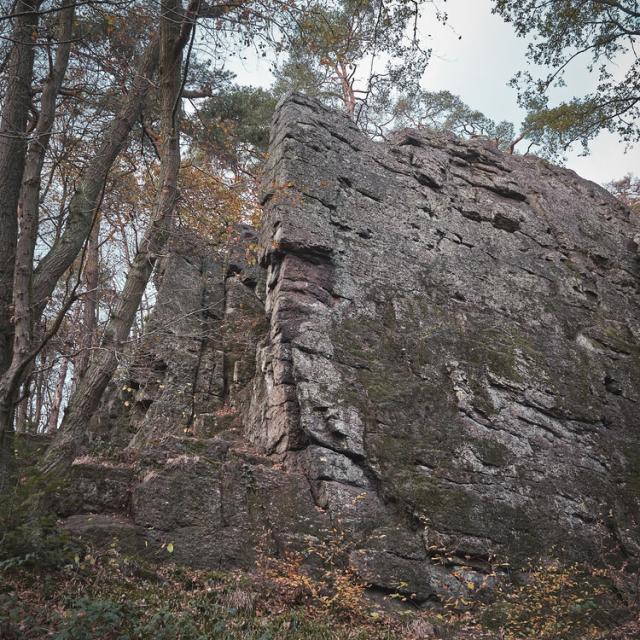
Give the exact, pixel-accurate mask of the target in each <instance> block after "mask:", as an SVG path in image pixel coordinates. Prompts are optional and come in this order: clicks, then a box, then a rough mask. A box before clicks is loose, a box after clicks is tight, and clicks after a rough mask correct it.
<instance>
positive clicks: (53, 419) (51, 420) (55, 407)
mask: <svg viewBox="0 0 640 640" xmlns="http://www.w3.org/2000/svg"><path fill="white" fill-rule="evenodd" d="M68 368H69V361H68V360H67V359H66V358H63V359H62V362H61V363H60V370H59V372H58V382H57V383H56V389H55V391H54V393H53V398H52V399H51V407H50V408H49V417H48V419H47V426H46V429H45V433H55V432H56V430H57V428H58V418H59V417H60V407H61V406H62V394H63V393H64V385H65V382H66V380H67V369H68Z"/></svg>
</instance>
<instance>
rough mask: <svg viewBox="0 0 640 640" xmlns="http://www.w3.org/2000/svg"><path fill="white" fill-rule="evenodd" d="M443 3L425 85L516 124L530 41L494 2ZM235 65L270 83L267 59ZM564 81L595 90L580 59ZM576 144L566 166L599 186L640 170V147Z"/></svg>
mask: <svg viewBox="0 0 640 640" xmlns="http://www.w3.org/2000/svg"><path fill="white" fill-rule="evenodd" d="M440 5H441V6H442V7H443V8H444V9H446V11H447V13H448V15H449V22H448V25H447V26H442V25H440V24H438V23H436V21H435V19H433V18H432V17H431V15H432V14H430V11H429V9H428V8H426V9H425V12H424V13H425V16H424V18H423V20H422V24H421V28H420V30H421V32H422V33H423V34H424V38H425V46H427V47H431V48H432V49H433V57H432V59H431V62H430V64H429V67H428V68H427V72H426V74H425V76H424V79H423V86H424V88H425V89H428V90H430V91H437V90H441V89H447V90H449V91H451V92H452V93H455V94H458V95H459V96H460V97H461V98H462V99H463V100H464V101H465V102H466V103H467V104H468V105H469V106H471V107H473V108H474V109H479V110H480V111H482V112H483V113H484V114H485V115H487V116H489V117H490V118H493V119H494V120H509V121H511V122H513V123H514V124H515V125H516V127H517V126H518V125H519V124H520V122H521V121H522V118H523V115H524V113H523V111H522V110H521V109H519V107H518V105H517V102H516V91H515V89H512V88H511V87H509V86H507V83H508V81H509V80H510V78H511V77H512V76H513V75H514V74H515V73H516V72H517V71H519V70H522V69H524V68H526V67H527V61H526V58H525V49H526V43H525V42H524V41H523V40H522V39H519V38H517V37H516V36H515V34H514V31H513V28H512V27H511V25H509V24H507V23H505V22H504V21H503V20H502V18H500V17H499V16H495V15H493V14H492V13H491V7H492V6H493V2H492V1H491V0H446V2H444V3H443V1H442V0H440ZM459 36H462V39H459ZM232 68H233V70H234V71H235V72H236V73H237V74H238V82H240V83H243V84H253V85H262V86H265V85H268V84H269V82H270V74H269V73H268V70H267V68H266V65H265V63H264V62H263V61H261V60H258V59H256V58H255V57H253V56H249V58H248V60H247V61H246V62H245V63H244V64H243V65H240V64H238V65H233V66H232ZM565 79H566V81H567V85H568V86H567V88H566V90H563V91H562V97H567V98H568V97H571V96H572V95H580V94H583V93H585V92H586V91H588V90H590V89H591V88H592V84H591V78H590V76H589V74H588V73H587V72H586V71H585V69H584V63H583V62H578V61H576V66H575V67H570V68H569V70H568V72H567V75H566V78H565ZM558 95H559V96H560V94H558ZM576 148H577V151H576V152H574V153H572V154H570V155H569V157H568V161H567V166H568V167H569V168H571V169H574V170H575V171H576V172H577V173H578V174H580V175H581V176H583V177H585V178H588V179H590V180H593V181H595V182H598V183H600V184H604V183H606V182H609V181H611V180H614V179H617V178H621V177H622V176H624V175H625V174H627V173H629V172H630V173H634V174H638V173H640V145H636V147H635V148H633V149H631V150H629V151H627V152H626V153H625V145H624V143H621V142H619V141H618V140H617V138H616V137H615V136H613V135H611V134H609V133H603V134H601V135H600V136H599V137H598V138H597V139H596V140H595V141H594V142H593V143H592V144H591V154H590V155H588V156H580V155H579V152H580V149H579V148H578V146H577V147H576Z"/></svg>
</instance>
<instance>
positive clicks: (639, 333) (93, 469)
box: [61, 96, 640, 601]
mask: <svg viewBox="0 0 640 640" xmlns="http://www.w3.org/2000/svg"><path fill="white" fill-rule="evenodd" d="M267 176H268V180H267V184H266V187H265V191H264V203H263V204H264V211H265V221H264V225H263V229H262V232H261V237H260V239H259V242H258V244H259V247H260V251H261V261H262V266H263V267H264V271H263V270H262V269H260V268H259V267H257V266H252V265H251V264H247V262H246V261H245V260H244V258H243V255H242V251H239V252H238V255H235V256H231V257H230V258H229V257H228V256H227V257H224V256H213V255H211V253H210V252H208V250H205V251H203V250H202V248H200V249H198V248H197V243H195V244H193V243H192V242H186V243H183V244H180V243H178V244H177V245H176V246H174V247H173V249H172V251H171V253H170V255H169V256H168V257H167V258H166V260H165V263H164V267H163V271H162V273H161V274H160V277H159V280H158V300H157V308H156V310H155V312H154V316H153V318H152V319H151V320H150V322H149V330H148V332H147V335H146V336H145V337H144V338H143V339H142V342H141V348H140V350H139V352H138V355H137V357H136V358H135V364H134V367H133V368H132V370H131V371H130V372H129V380H130V382H129V383H126V384H125V385H124V386H125V396H124V397H122V396H118V397H116V398H115V400H114V399H112V400H111V404H110V405H109V403H107V404H108V406H113V405H114V403H115V404H118V403H119V407H120V408H119V410H118V411H116V412H115V413H112V415H111V418H110V420H111V422H113V421H114V418H115V416H116V415H117V416H119V417H118V421H119V422H120V423H124V424H125V425H126V429H128V431H129V432H130V433H133V434H134V436H133V441H132V443H131V445H130V451H132V452H134V453H135V456H137V457H134V460H135V462H134V463H132V464H128V463H127V462H126V461H125V462H122V463H118V464H119V465H120V466H118V464H114V463H112V464H111V465H110V466H108V465H107V466H108V468H105V464H107V463H105V462H104V461H97V462H96V461H95V460H91V459H89V460H80V461H78V462H77V464H76V465H75V466H74V473H75V477H76V478H77V480H78V481H77V483H76V484H75V487H76V490H75V491H72V493H71V498H67V500H66V502H63V503H62V506H61V513H62V514H64V515H67V516H70V517H69V527H70V528H71V529H73V530H75V531H78V532H80V533H82V534H83V535H88V534H89V533H91V532H93V533H94V534H95V535H96V536H100V535H102V536H103V537H104V536H105V535H107V534H109V535H111V533H112V532H114V531H116V532H120V534H121V535H124V536H125V537H127V539H129V540H133V543H134V544H138V545H139V548H141V549H143V550H144V549H151V550H156V551H157V553H158V554H159V555H160V556H162V549H163V548H164V547H163V546H162V545H163V544H166V543H168V542H169V541H171V542H172V544H173V545H174V548H175V553H174V555H173V556H172V558H171V559H174V560H178V561H182V562H185V563H189V564H194V565H197V566H208V567H218V566H222V567H229V566H232V567H237V566H244V565H247V564H249V563H250V562H251V561H252V558H253V557H254V552H255V548H256V545H258V543H259V542H260V541H261V540H263V539H264V536H265V535H267V536H268V538H269V539H268V542H269V544H268V548H269V549H271V550H272V551H276V552H280V551H282V550H284V549H286V548H291V547H298V548H304V545H305V544H306V543H305V536H308V535H312V536H315V537H320V536H321V535H322V531H324V530H326V529H328V528H334V529H335V528H339V529H342V530H343V531H345V532H347V534H348V539H349V540H350V545H349V546H350V562H351V563H352V566H353V568H354V569H355V570H356V571H357V572H358V573H359V574H360V575H361V576H362V578H363V579H364V580H366V581H367V582H369V583H371V584H372V585H373V586H375V587H378V588H380V589H383V590H390V591H394V592H395V591H400V592H405V593H408V594H415V596H414V597H415V599H416V600H418V601H420V600H426V599H428V598H431V597H434V596H438V595H441V594H447V595H456V594H457V595H463V594H465V593H466V592H467V591H468V589H469V584H470V583H473V582H474V581H479V580H481V579H482V572H486V570H487V569H490V566H489V565H490V562H489V561H490V558H498V559H499V560H501V561H507V562H509V563H511V564H512V565H517V564H518V563H520V562H521V561H523V560H524V558H527V557H532V556H536V555H546V554H550V555H557V556H561V557H569V558H572V559H580V560H587V561H595V562H597V561H598V560H599V559H601V558H602V557H603V554H605V553H610V552H612V553H614V554H617V555H618V556H625V557H627V558H629V557H635V558H636V559H637V558H638V557H639V556H640V526H639V524H640V522H639V521H640V289H639V286H640V260H639V258H640V253H639V247H638V244H639V243H640V225H639V224H638V220H637V219H636V220H634V219H633V218H632V217H631V214H630V212H629V211H628V210H627V209H626V208H624V207H623V206H622V205H621V204H620V203H618V202H617V201H616V200H615V199H614V198H612V196H610V195H609V194H608V193H607V192H606V191H604V190H603V189H601V188H600V187H598V186H596V185H594V184H593V183H590V182H587V181H585V180H582V179H580V178H578V177H577V176H576V175H575V174H574V173H573V172H571V171H567V170H564V169H560V168H558V167H554V166H552V165H550V164H548V163H546V162H544V161H542V160H539V159H536V158H528V157H511V156H505V155H503V154H501V153H500V152H498V151H497V150H496V149H494V148H493V147H492V146H491V145H489V144H488V143H487V142H483V141H481V140H475V141H471V142H463V141H460V140H457V139H454V138H452V137H448V136H445V135H437V134H433V133H428V132H425V131H404V132H401V133H398V134H397V135H396V136H395V137H394V139H392V140H391V141H389V142H385V143H380V142H373V141H371V140H369V139H367V138H366V137H364V136H363V135H362V134H361V133H360V132H359V131H358V130H357V129H356V128H355V126H354V125H353V123H351V121H350V120H349V119H348V118H346V117H344V116H342V115H341V114H338V113H335V112H332V111H330V110H327V109H325V108H324V107H322V106H320V105H319V104H318V103H316V102H314V101H310V100H308V99H306V98H303V97H300V96H292V97H290V98H289V99H287V100H286V101H284V102H283V103H282V104H281V105H280V106H279V108H278V110H277V113H276V117H275V121H274V127H273V133H272V142H271V153H270V159H269V164H268V167H267ZM243 233H244V234H245V235H247V236H248V237H247V240H248V241H253V240H252V238H251V237H249V236H250V235H251V233H250V232H249V230H246V229H245V230H244V231H243ZM254 356H255V357H254ZM126 394H128V395H126ZM125 403H126V404H127V409H126V411H124V415H123V409H122V406H123V405H124V404H125ZM106 422H109V419H107V420H106ZM114 468H115V469H117V473H115V472H112V470H113V469H114ZM110 469H111V471H110ZM105 483H106V484H105ZM123 510H125V511H126V518H124V520H123V513H122V512H123ZM88 511H90V512H92V515H90V516H86V517H85V516H82V515H78V514H82V513H83V512H88ZM96 513H97V514H102V515H100V518H97V519H96V517H95V514H96ZM74 514H75V515H74ZM93 529H96V531H93ZM143 540H144V542H145V545H144V546H143V545H141V544H140V543H141V542H142V541H143ZM165 554H166V552H165ZM435 556H439V557H440V558H442V557H443V556H444V557H446V558H447V561H446V562H445V563H444V564H442V563H441V562H439V561H438V560H436V558H435ZM463 567H464V568H463Z"/></svg>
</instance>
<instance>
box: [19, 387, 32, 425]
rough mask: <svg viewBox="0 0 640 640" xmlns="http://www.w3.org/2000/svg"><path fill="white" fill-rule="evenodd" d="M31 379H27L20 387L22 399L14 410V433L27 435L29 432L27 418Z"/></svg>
mask: <svg viewBox="0 0 640 640" xmlns="http://www.w3.org/2000/svg"><path fill="white" fill-rule="evenodd" d="M31 382H32V381H31V378H30V377H29V378H27V379H26V380H25V382H24V384H23V385H22V395H23V398H22V400H20V402H19V403H18V406H17V408H16V423H15V429H16V433H27V432H28V431H29V429H28V426H29V424H28V423H29V417H28V409H29V401H30V398H31Z"/></svg>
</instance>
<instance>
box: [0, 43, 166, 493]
mask: <svg viewBox="0 0 640 640" xmlns="http://www.w3.org/2000/svg"><path fill="white" fill-rule="evenodd" d="M158 52H159V42H158V38H153V39H152V41H151V43H150V44H149V46H148V47H147V48H146V50H145V53H144V55H143V56H142V58H141V61H140V65H139V72H138V73H137V74H136V77H135V78H134V80H133V82H132V85H131V87H130V89H129V93H128V94H127V97H126V99H125V102H124V105H123V107H122V108H121V110H120V112H119V113H118V114H117V115H116V116H115V117H114V118H113V120H112V122H111V126H110V127H109V128H108V129H107V131H106V132H105V137H104V142H103V144H102V145H101V146H100V148H99V149H98V150H97V152H96V155H95V156H94V157H93V160H92V161H91V162H90V164H89V165H88V167H87V168H86V170H85V172H84V174H83V177H82V179H81V180H80V183H79V185H78V187H77V189H76V191H75V192H74V194H73V196H72V197H71V200H70V202H69V217H68V220H67V224H66V227H65V230H64V232H63V233H62V235H61V236H60V238H59V239H58V240H57V241H56V242H55V243H54V245H53V247H52V248H51V249H50V250H49V252H48V253H47V255H46V256H45V257H44V258H43V259H42V260H41V261H40V264H39V265H38V268H37V269H36V270H35V272H34V273H33V277H32V279H31V282H32V285H31V298H30V299H31V304H30V310H31V314H30V315H31V324H32V325H33V324H35V323H36V322H37V321H38V320H39V319H40V317H41V315H42V313H43V311H44V308H45V307H46V304H47V302H48V299H49V296H50V295H51V294H52V292H53V290H54V288H55V286H56V284H57V282H58V280H59V279H60V278H61V277H62V275H63V274H64V273H65V271H66V270H67V269H68V268H69V267H70V266H71V264H72V263H73V261H74V260H75V258H76V257H77V256H78V254H79V253H80V251H81V249H82V247H83V245H84V244H85V242H86V240H87V238H88V236H89V234H90V232H91V228H92V224H93V219H94V216H95V212H96V209H97V208H98V205H99V202H100V196H101V193H102V189H103V188H104V184H105V182H106V179H107V176H108V173H109V171H110V169H111V166H112V164H113V162H114V161H115V159H116V157H117V156H118V154H119V153H120V151H121V150H122V148H123V147H124V144H125V142H126V140H127V137H128V135H129V132H130V131H131V128H132V127H133V125H134V123H135V122H136V121H137V120H138V119H139V117H140V114H141V112H142V108H143V105H144V101H145V98H146V96H147V94H148V92H149V89H150V87H151V86H152V83H151V77H152V76H153V74H154V72H155V70H156V68H157V65H158ZM0 229H1V226H0ZM14 254H15V250H14ZM12 263H13V259H12ZM12 276H13V274H12ZM1 332H2V331H1V327H0V333H1ZM26 338H27V339H26V340H25V341H21V346H24V345H28V347H29V348H24V349H23V351H24V353H20V354H18V353H17V352H15V351H13V355H15V356H16V357H15V358H12V361H11V363H10V367H9V369H8V370H7V371H6V372H5V374H4V375H3V376H2V377H1V378H0V447H7V450H6V451H5V453H4V454H2V455H0V493H1V492H2V490H3V487H4V486H6V482H5V481H4V480H3V477H4V476H5V475H6V474H5V469H6V470H7V473H8V472H9V469H10V466H11V465H9V466H6V467H5V465H6V464H8V463H7V461H8V460H10V459H11V451H10V450H9V448H11V447H12V445H11V444H7V443H8V442H9V440H8V439H5V438H4V436H3V434H4V433H8V432H9V431H10V430H11V429H12V428H13V411H14V402H15V397H16V393H17V389H18V388H19V386H20V384H21V383H22V379H23V376H24V373H25V370H26V369H27V367H28V365H29V363H30V362H31V360H32V359H33V357H34V356H35V354H36V353H37V349H36V348H34V345H33V341H29V339H30V336H26Z"/></svg>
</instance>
